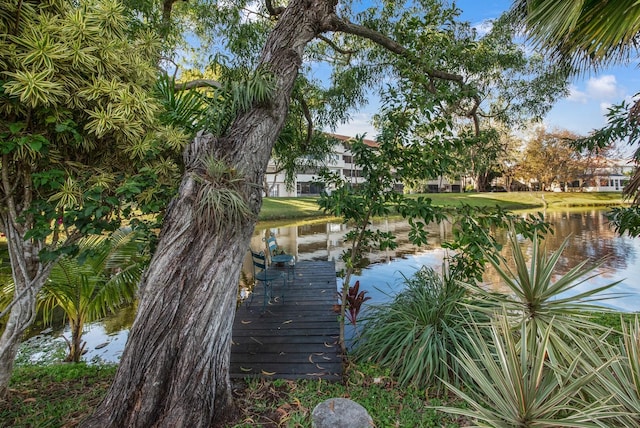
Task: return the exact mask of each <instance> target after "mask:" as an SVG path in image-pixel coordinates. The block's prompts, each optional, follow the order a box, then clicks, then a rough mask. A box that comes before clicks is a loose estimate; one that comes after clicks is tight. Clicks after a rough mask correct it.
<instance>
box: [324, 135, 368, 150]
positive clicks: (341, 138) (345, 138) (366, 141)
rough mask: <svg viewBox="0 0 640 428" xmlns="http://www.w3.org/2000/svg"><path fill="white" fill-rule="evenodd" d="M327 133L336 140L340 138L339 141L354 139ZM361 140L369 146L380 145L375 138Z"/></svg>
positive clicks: (346, 141) (345, 141)
mask: <svg viewBox="0 0 640 428" xmlns="http://www.w3.org/2000/svg"><path fill="white" fill-rule="evenodd" d="M327 135H328V136H329V137H332V138H335V139H336V140H340V141H342V142H344V143H348V142H349V141H351V140H354V139H355V138H354V137H347V136H346V135H339V134H331V133H327ZM362 142H363V143H364V144H365V145H367V146H369V147H378V146H380V144H378V142H377V141H375V140H369V139H367V138H363V139H362Z"/></svg>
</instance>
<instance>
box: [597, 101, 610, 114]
mask: <svg viewBox="0 0 640 428" xmlns="http://www.w3.org/2000/svg"><path fill="white" fill-rule="evenodd" d="M612 105H613V104H611V103H609V102H606V101H603V102H601V103H600V113H602V115H606V114H607V113H608V112H609V108H610V107H611V106H612Z"/></svg>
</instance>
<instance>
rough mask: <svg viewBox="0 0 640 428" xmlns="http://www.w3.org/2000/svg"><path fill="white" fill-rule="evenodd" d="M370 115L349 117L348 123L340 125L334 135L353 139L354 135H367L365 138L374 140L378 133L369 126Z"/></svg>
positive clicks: (359, 114) (361, 114)
mask: <svg viewBox="0 0 640 428" xmlns="http://www.w3.org/2000/svg"><path fill="white" fill-rule="evenodd" d="M371 116H372V115H371V114H370V113H364V112H360V113H356V114H354V115H353V116H352V117H351V120H350V121H349V123H345V124H342V125H340V126H338V127H337V128H336V132H335V133H336V134H339V135H346V136H347V137H355V136H356V135H362V134H364V133H366V134H367V136H366V138H370V139H372V140H373V139H375V138H376V135H377V134H378V132H377V131H376V129H375V128H374V127H373V125H372V124H371Z"/></svg>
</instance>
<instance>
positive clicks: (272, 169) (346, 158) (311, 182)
mask: <svg viewBox="0 0 640 428" xmlns="http://www.w3.org/2000/svg"><path fill="white" fill-rule="evenodd" d="M331 136H332V137H334V138H335V139H336V140H338V141H339V143H338V144H336V145H335V151H334V153H333V155H332V156H331V157H330V160H329V162H328V164H327V165H325V166H326V167H327V168H328V169H329V170H330V171H331V172H334V173H338V174H340V175H341V176H343V177H346V178H348V180H349V182H351V183H352V184H358V183H362V182H364V179H363V178H362V168H360V167H359V166H358V165H356V164H355V163H354V161H353V154H352V153H351V151H350V150H349V143H348V141H349V140H350V139H351V137H347V136H344V135H336V134H331ZM362 141H363V142H364V144H366V145H367V146H370V147H378V143H377V142H375V141H374V140H367V139H365V140H362ZM316 180H317V171H315V170H309V171H303V172H299V173H297V174H296V177H295V182H294V185H293V188H292V189H287V186H286V184H285V174H284V171H282V172H278V173H276V164H275V163H274V162H273V161H272V160H270V161H269V164H268V165H267V175H266V181H267V186H268V187H269V195H268V196H271V197H277V196H317V195H319V194H320V193H321V192H322V190H323V188H322V185H321V184H319V183H316V182H315V181H316Z"/></svg>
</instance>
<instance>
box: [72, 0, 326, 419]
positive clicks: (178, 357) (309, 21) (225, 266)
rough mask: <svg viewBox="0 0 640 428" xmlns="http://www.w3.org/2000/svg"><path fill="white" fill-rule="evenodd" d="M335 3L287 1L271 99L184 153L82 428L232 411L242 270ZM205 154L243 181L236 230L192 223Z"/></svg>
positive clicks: (268, 50) (273, 53)
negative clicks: (132, 311)
mask: <svg viewBox="0 0 640 428" xmlns="http://www.w3.org/2000/svg"><path fill="white" fill-rule="evenodd" d="M335 5H336V0H292V1H291V2H289V5H288V6H287V8H286V10H285V11H284V12H283V13H282V14H281V16H280V18H279V21H278V24H277V25H276V27H275V29H274V30H273V31H272V33H271V35H270V36H269V39H268V40H267V43H266V46H265V48H264V50H263V54H262V59H261V67H263V68H266V69H267V70H269V71H270V72H271V73H273V75H274V77H275V79H276V82H277V89H276V92H275V94H274V98H273V99H272V101H271V102H270V103H269V104H268V105H257V106H254V107H253V108H251V109H250V110H248V111H247V112H245V113H243V114H241V115H240V116H239V117H238V118H237V119H236V120H235V121H234V123H233V125H232V126H231V128H230V130H229V132H228V133H227V135H225V136H223V137H220V138H214V137H212V136H200V137H198V138H196V139H195V140H194V141H193V142H192V143H191V144H190V146H189V147H187V149H186V150H185V154H184V157H185V173H184V175H183V179H182V182H181V185H180V189H179V192H178V195H177V196H176V197H175V198H174V200H173V201H172V203H171V204H170V206H169V208H168V209H167V214H166V216H165V221H164V224H163V228H162V232H161V235H160V242H159V245H158V249H157V251H156V253H155V255H154V257H153V259H152V261H151V264H150V266H149V268H148V270H147V272H146V274H145V275H144V277H143V279H142V281H141V284H140V290H141V291H140V293H141V295H140V304H139V307H138V314H137V316H136V319H135V321H134V324H133V326H132V328H131V331H130V335H129V340H128V342H127V346H126V347H125V350H124V353H123V356H122V359H121V362H120V366H119V369H118V372H117V374H116V377H115V380H114V383H113V384H112V386H111V389H110V390H109V392H108V393H107V396H106V397H105V399H104V401H103V402H102V403H101V405H100V406H99V407H98V409H97V410H96V412H95V413H94V415H92V416H91V417H90V418H89V419H88V420H86V421H85V422H84V424H83V425H84V426H86V427H101V428H102V427H124V426H126V427H145V428H146V427H159V426H163V427H165V426H166V427H169V426H171V427H173V426H189V427H208V426H220V425H221V423H222V421H223V420H224V419H225V418H226V417H227V416H228V415H229V414H230V413H231V412H232V410H233V405H232V399H231V387H230V379H229V359H230V351H231V333H232V325H233V319H234V316H235V304H236V296H237V289H238V280H239V274H240V266H241V264H242V260H243V258H244V256H245V254H246V252H247V250H248V248H249V242H250V238H251V235H252V234H253V230H254V227H255V223H256V219H257V216H258V213H259V211H260V207H261V205H262V183H263V178H264V174H265V171H266V167H267V162H268V160H269V157H270V154H271V149H272V147H273V144H274V143H275V141H276V138H277V137H278V134H279V133H280V131H281V129H282V126H283V125H284V120H285V118H286V115H287V111H288V107H289V100H290V96H291V91H292V88H293V84H294V81H295V79H296V76H297V74H298V69H299V66H300V65H301V63H302V54H303V51H304V48H305V46H306V45H307V43H308V42H309V41H310V40H312V39H313V38H314V37H315V36H316V35H317V34H319V33H320V32H322V31H325V30H326V29H327V27H326V26H327V24H326V23H325V22H328V20H327V17H328V16H330V15H331V14H333V11H334V8H335ZM209 154H215V156H216V157H217V158H218V159H223V160H224V161H225V162H226V163H227V164H228V165H229V166H230V167H232V168H234V169H236V170H237V171H240V172H242V173H243V174H244V176H245V179H246V190H245V197H246V201H247V202H248V204H249V206H250V208H251V212H252V215H251V216H250V218H247V219H245V220H244V221H243V223H242V225H241V227H234V226H233V225H232V224H231V222H223V223H222V225H221V226H220V228H219V229H216V226H215V223H216V222H201V221H198V220H199V219H198V217H199V216H200V215H201V214H202V211H200V209H199V206H198V202H197V201H198V197H197V195H198V192H199V190H200V188H201V186H202V177H201V176H199V175H200V172H201V171H200V167H199V161H200V160H201V159H202V158H203V157H204V156H206V155H209ZM203 224H205V225H212V226H202V225H203Z"/></svg>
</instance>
